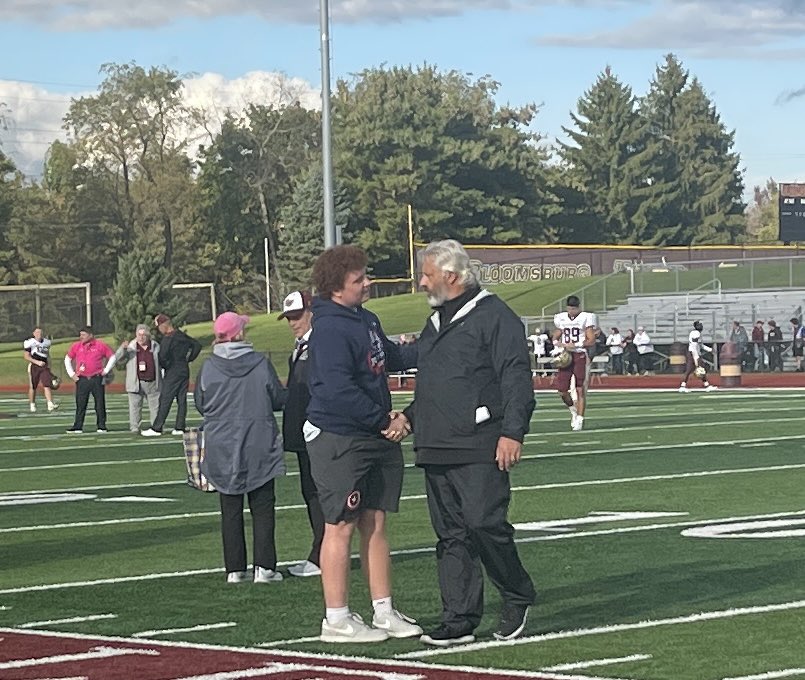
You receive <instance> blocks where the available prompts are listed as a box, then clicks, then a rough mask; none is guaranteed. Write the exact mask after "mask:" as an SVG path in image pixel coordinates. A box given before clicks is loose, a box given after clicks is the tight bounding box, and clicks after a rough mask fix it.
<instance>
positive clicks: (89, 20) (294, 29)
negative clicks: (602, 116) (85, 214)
mask: <svg viewBox="0 0 805 680" xmlns="http://www.w3.org/2000/svg"><path fill="white" fill-rule="evenodd" d="M330 10H331V15H332V23H331V41H332V42H331V50H332V54H331V56H332V75H333V79H334V80H335V78H348V77H349V76H350V74H354V73H357V72H360V71H361V70H362V69H365V68H372V67H377V66H381V65H384V64H385V65H387V66H392V65H409V64H410V65H414V66H416V65H420V64H423V63H426V62H427V63H429V64H432V65H436V66H438V67H440V68H441V69H444V70H448V69H455V70H458V71H461V72H464V73H471V74H473V75H474V76H476V77H478V76H482V75H485V74H489V75H491V76H492V77H493V78H494V79H495V80H497V81H499V82H500V83H501V88H500V91H499V100H500V102H501V103H505V102H510V103H512V104H524V103H527V102H536V103H539V104H541V105H542V110H541V111H540V113H539V115H538V116H537V119H536V122H535V129H536V130H538V131H540V132H541V133H543V134H544V135H545V136H546V137H547V140H548V141H553V140H554V139H555V138H556V137H561V136H562V130H561V127H562V125H568V124H569V115H568V114H569V112H570V111H571V110H573V109H574V108H575V104H576V100H577V99H578V97H579V96H580V95H582V94H583V92H584V91H585V90H586V89H587V88H588V87H589V86H590V85H591V84H592V83H593V82H594V80H595V78H596V77H597V75H598V74H599V73H600V72H601V71H602V70H603V69H604V68H605V67H606V66H607V65H609V66H610V67H611V68H612V71H613V72H614V73H615V75H617V76H618V77H619V78H620V79H621V80H622V81H623V82H625V83H627V84H628V85H630V86H631V87H632V88H633V90H634V91H635V93H636V94H642V93H644V92H645V91H646V88H647V86H648V82H649V80H650V79H651V77H652V75H653V73H654V69H655V67H656V65H657V64H658V63H659V62H660V61H662V59H663V56H664V54H665V53H667V52H669V51H670V52H674V53H675V54H677V55H678V56H679V58H680V59H681V60H682V61H683V63H684V65H685V66H686V67H687V68H688V69H689V70H690V72H691V74H692V75H695V76H697V77H698V78H699V79H700V80H701V81H702V83H703V85H704V87H705V90H706V91H707V92H708V93H709V94H710V96H711V97H712V99H713V101H714V102H715V104H716V106H717V108H718V110H719V112H720V113H721V116H722V119H723V120H724V122H725V123H726V125H727V126H728V127H729V128H730V129H734V130H735V131H736V149H737V151H738V152H739V153H740V154H741V157H742V160H743V166H744V167H745V169H746V173H745V181H746V185H747V191H748V192H749V191H750V190H751V188H752V186H753V185H754V184H758V183H763V182H764V181H765V179H766V178H768V177H774V178H775V179H776V180H777V181H805V149H804V148H803V147H804V146H805V142H803V141H802V135H800V133H799V130H800V121H801V119H802V114H803V113H805V96H802V95H801V93H800V92H799V91H801V90H803V88H805V0H766V2H750V1H747V0H690V1H687V0H683V1H675V0H631V1H627V0H330ZM318 19H319V2H318V0H305V1H304V2H299V0H204V1H203V2H200V1H199V0H129V2H127V3H121V1H120V0H2V2H0V45H2V50H3V58H2V60H0V103H3V104H4V107H3V108H0V113H2V114H3V115H4V117H5V119H6V128H7V129H6V130H3V129H2V128H0V143H2V145H3V149H4V151H5V152H6V153H7V154H9V155H10V156H12V157H13V158H14V159H15V161H16V162H17V163H18V165H19V166H20V167H21V168H22V169H23V170H25V171H26V172H29V173H30V174H32V175H33V176H36V174H37V173H38V172H39V169H40V168H41V160H42V156H43V154H44V152H45V151H46V149H47V144H48V143H49V142H50V141H52V139H53V138H55V137H56V136H57V135H58V134H59V132H58V129H59V121H60V119H61V116H62V115H63V114H64V111H65V110H66V107H67V104H68V102H69V97H70V96H74V95H78V94H84V93H87V92H92V91H93V90H94V89H95V88H96V87H97V85H98V83H99V82H100V76H99V74H98V69H99V67H100V65H101V64H102V63H105V62H129V61H136V62H137V63H138V64H140V65H142V66H151V65H165V66H169V67H171V68H173V69H175V70H177V71H178V72H179V73H182V74H194V75H195V79H197V80H198V83H199V85H198V86H197V87H196V88H195V90H194V92H195V94H194V101H199V100H203V99H204V98H205V97H209V98H211V99H216V100H218V104H219V105H223V106H236V105H237V103H236V102H237V101H240V102H242V101H243V100H244V98H249V97H251V96H254V92H255V91H256V90H255V87H254V83H255V82H256V81H259V82H263V81H262V80H260V79H261V78H266V77H268V74H276V73H280V74H284V76H286V77H287V78H289V79H292V78H298V79H301V81H298V82H297V86H298V87H299V88H302V89H304V90H306V91H307V95H308V96H307V99H306V101H310V102H312V103H315V101H316V97H317V92H318V89H319V87H320V71H319V69H320V56H319V51H318V50H319V29H318ZM249 74H251V75H249ZM201 84H203V85H204V86H203V87H202V86H201ZM258 90H259V88H258ZM263 91H265V90H263ZM222 102H223V103H222Z"/></svg>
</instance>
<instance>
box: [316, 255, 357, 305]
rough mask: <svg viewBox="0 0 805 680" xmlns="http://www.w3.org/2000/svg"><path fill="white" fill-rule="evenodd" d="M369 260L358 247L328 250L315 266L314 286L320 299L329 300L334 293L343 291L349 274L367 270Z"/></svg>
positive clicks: (320, 256)
mask: <svg viewBox="0 0 805 680" xmlns="http://www.w3.org/2000/svg"><path fill="white" fill-rule="evenodd" d="M368 262H369V260H368V259H367V257H366V253H364V252H363V250H361V249H360V248H358V246H349V245H342V246H333V247H332V248H328V249H327V250H325V251H324V252H323V253H322V254H321V255H319V257H318V259H317V260H316V262H315V263H314V265H313V272H312V278H313V285H314V286H315V287H316V292H317V293H318V295H319V297H322V298H325V299H327V300H329V299H331V298H332V297H333V293H334V292H336V291H338V290H343V288H344V284H345V283H346V280H347V274H349V273H350V272H357V271H360V270H362V269H366V265H367V264H368Z"/></svg>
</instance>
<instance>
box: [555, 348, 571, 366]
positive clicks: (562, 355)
mask: <svg viewBox="0 0 805 680" xmlns="http://www.w3.org/2000/svg"><path fill="white" fill-rule="evenodd" d="M552 361H553V365H554V366H556V368H567V367H568V366H570V364H572V363H573V355H572V354H571V353H570V352H568V351H567V350H566V349H563V350H562V351H561V352H559V354H557V355H556V356H555V357H554V358H553V360H552Z"/></svg>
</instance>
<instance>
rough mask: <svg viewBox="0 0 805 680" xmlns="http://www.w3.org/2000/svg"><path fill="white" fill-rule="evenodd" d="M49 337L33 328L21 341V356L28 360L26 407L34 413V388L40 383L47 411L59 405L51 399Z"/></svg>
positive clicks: (51, 376) (40, 330) (51, 381)
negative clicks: (31, 332)
mask: <svg viewBox="0 0 805 680" xmlns="http://www.w3.org/2000/svg"><path fill="white" fill-rule="evenodd" d="M51 344H52V342H51V340H50V338H46V337H45V336H44V332H43V331H42V329H41V328H39V327H37V328H34V330H33V334H32V335H31V337H30V338H28V339H27V340H26V341H25V342H23V343H22V349H23V354H22V356H23V358H24V359H25V361H27V362H28V378H29V384H28V408H29V409H30V410H31V413H36V388H37V387H39V385H42V391H43V392H44V393H45V399H46V400H47V403H48V412H51V411H55V410H56V409H57V408H59V405H58V404H56V403H55V402H54V401H53V392H52V390H51V387H52V385H53V375H52V374H51V372H50V346H51Z"/></svg>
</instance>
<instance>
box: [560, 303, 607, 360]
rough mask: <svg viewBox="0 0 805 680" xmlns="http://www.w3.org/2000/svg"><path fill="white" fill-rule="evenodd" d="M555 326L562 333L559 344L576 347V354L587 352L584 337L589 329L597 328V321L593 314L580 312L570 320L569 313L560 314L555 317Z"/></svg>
mask: <svg viewBox="0 0 805 680" xmlns="http://www.w3.org/2000/svg"><path fill="white" fill-rule="evenodd" d="M553 323H554V325H555V326H556V327H557V328H558V329H559V330H560V331H562V334H561V335H560V336H559V342H562V343H564V344H566V345H575V347H576V348H575V349H574V350H573V351H574V352H585V351H586V349H585V348H584V335H585V330H586V329H587V328H595V326H596V325H597V321H596V318H595V314H593V313H592V312H579V313H578V314H577V315H576V316H575V317H574V318H572V319H571V318H570V315H569V314H568V313H567V312H559V314H556V315H554V317H553Z"/></svg>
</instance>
